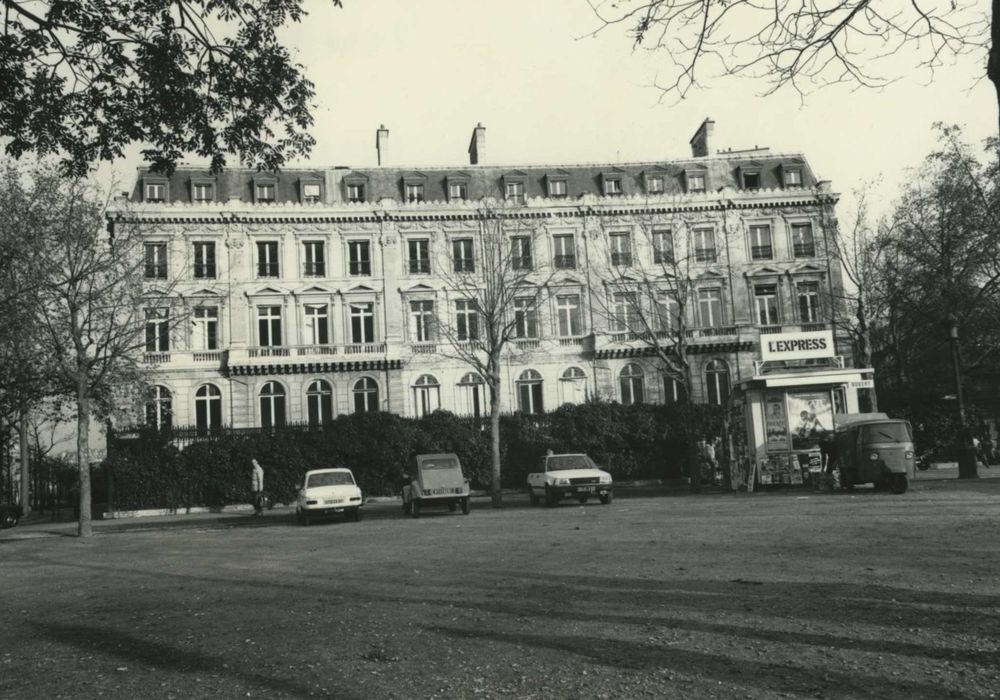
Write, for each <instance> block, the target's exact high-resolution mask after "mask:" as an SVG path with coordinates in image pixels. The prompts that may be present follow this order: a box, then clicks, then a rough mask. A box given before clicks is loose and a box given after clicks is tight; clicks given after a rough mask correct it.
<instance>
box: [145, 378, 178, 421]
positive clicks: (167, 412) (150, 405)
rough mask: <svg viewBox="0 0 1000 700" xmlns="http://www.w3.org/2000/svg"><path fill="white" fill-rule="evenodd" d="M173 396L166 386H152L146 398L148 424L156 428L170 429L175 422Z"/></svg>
mask: <svg viewBox="0 0 1000 700" xmlns="http://www.w3.org/2000/svg"><path fill="white" fill-rule="evenodd" d="M173 413H174V412H173V397H172V396H171V395H170V390H169V389H168V388H167V387H165V386H159V385H157V386H152V387H150V388H149V395H148V396H147V398H146V425H148V426H149V427H150V428H155V429H156V430H170V426H171V425H172V424H173Z"/></svg>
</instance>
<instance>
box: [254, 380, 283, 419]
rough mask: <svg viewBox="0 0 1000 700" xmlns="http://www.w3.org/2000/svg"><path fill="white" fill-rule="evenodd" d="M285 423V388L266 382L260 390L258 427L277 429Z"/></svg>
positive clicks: (275, 383)
mask: <svg viewBox="0 0 1000 700" xmlns="http://www.w3.org/2000/svg"><path fill="white" fill-rule="evenodd" d="M285 422H286V419H285V387H283V386H281V384H279V383H278V382H267V383H266V384H265V385H264V386H262V387H261V388H260V425H261V427H263V428H277V427H280V426H282V425H285Z"/></svg>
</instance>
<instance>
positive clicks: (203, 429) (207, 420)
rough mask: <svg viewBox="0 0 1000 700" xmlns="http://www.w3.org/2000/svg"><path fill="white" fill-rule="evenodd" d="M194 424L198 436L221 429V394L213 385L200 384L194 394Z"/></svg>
mask: <svg viewBox="0 0 1000 700" xmlns="http://www.w3.org/2000/svg"><path fill="white" fill-rule="evenodd" d="M194 424H195V427H196V428H197V429H198V434H199V435H206V434H208V433H209V432H215V431H217V430H219V429H220V428H222V392H221V391H219V387H217V386H215V385H214V384H202V385H201V386H200V387H198V390H197V391H196V392H195V393H194Z"/></svg>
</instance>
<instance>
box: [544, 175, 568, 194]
mask: <svg viewBox="0 0 1000 700" xmlns="http://www.w3.org/2000/svg"><path fill="white" fill-rule="evenodd" d="M548 184H549V196H550V197H565V196H566V194H567V193H568V189H567V188H566V181H565V180H561V179H560V180H549V181H548Z"/></svg>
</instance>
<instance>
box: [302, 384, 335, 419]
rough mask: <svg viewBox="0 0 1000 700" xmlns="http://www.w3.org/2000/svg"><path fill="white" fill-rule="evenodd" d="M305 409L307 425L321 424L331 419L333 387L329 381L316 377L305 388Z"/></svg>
mask: <svg viewBox="0 0 1000 700" xmlns="http://www.w3.org/2000/svg"><path fill="white" fill-rule="evenodd" d="M306 410H307V411H308V413H309V425H322V424H324V423H329V422H330V421H331V420H333V389H331V388H330V383H329V382H327V381H324V380H322V379H317V380H316V381H314V382H313V383H312V384H310V385H309V388H308V389H306Z"/></svg>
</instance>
